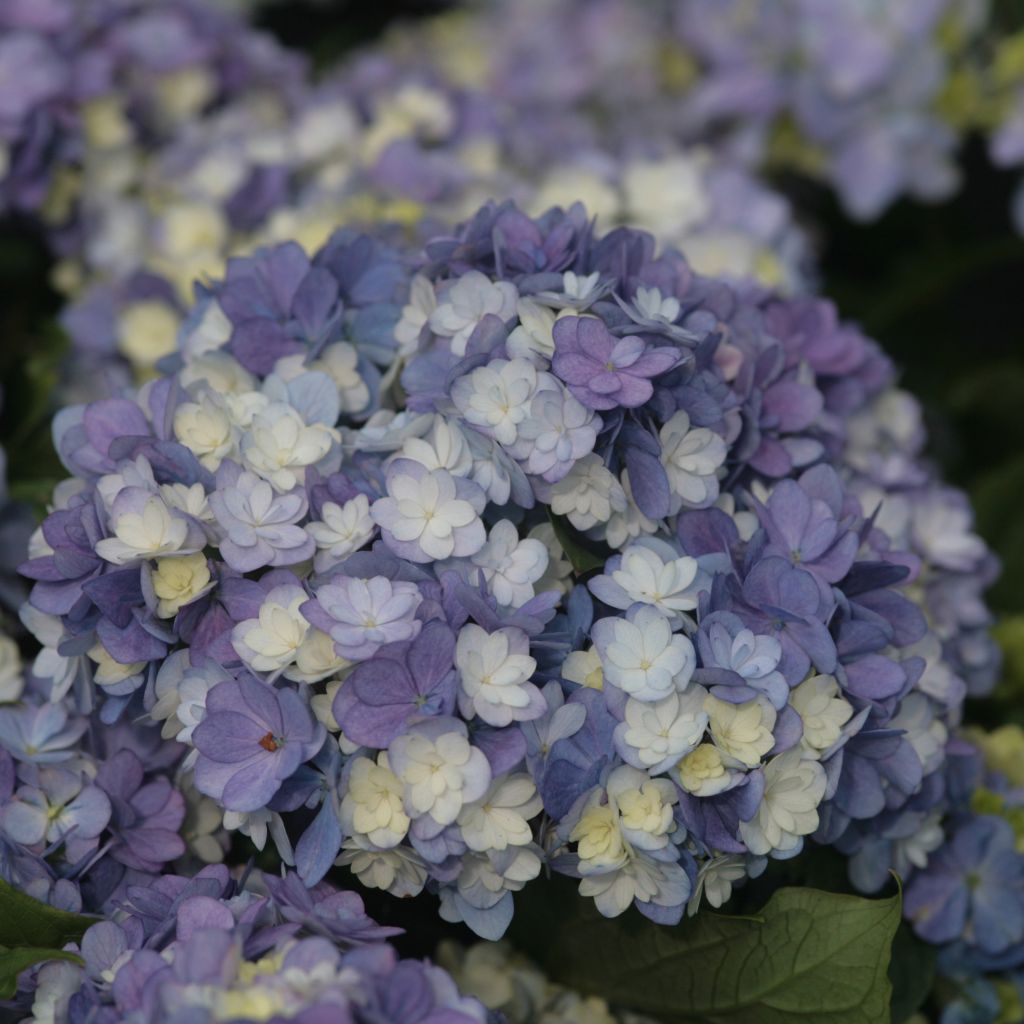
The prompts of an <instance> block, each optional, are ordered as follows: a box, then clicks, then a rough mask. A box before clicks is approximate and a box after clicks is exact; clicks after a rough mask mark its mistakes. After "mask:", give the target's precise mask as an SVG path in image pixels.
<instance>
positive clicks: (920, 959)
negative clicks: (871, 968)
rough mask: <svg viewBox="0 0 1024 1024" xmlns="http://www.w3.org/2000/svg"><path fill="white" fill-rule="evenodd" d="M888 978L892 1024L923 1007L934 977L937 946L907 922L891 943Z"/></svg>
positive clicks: (901, 1022)
mask: <svg viewBox="0 0 1024 1024" xmlns="http://www.w3.org/2000/svg"><path fill="white" fill-rule="evenodd" d="M889 979H890V980H891V981H892V1024H903V1022H904V1021H907V1020H909V1019H910V1018H911V1017H913V1015H914V1014H915V1013H917V1011H918V1010H919V1009H920V1008H921V1006H922V1005H923V1003H924V1001H925V999H927V998H928V993H929V992H930V991H931V988H932V982H933V981H934V980H935V947H934V946H929V945H928V944H927V943H924V942H922V941H921V940H920V939H919V938H917V936H915V935H914V933H913V932H912V931H911V929H910V926H909V925H908V924H907V923H906V922H905V921H904V922H903V924H901V925H900V927H899V931H897V932H896V938H895V940H894V941H893V944H892V960H891V961H890V963H889Z"/></svg>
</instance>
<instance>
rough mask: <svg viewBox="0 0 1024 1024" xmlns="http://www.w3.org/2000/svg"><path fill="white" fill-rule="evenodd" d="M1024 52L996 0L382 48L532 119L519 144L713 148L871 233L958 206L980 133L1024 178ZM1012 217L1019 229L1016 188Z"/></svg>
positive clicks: (569, 5) (563, 14) (805, 10)
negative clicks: (572, 139) (546, 141)
mask: <svg viewBox="0 0 1024 1024" xmlns="http://www.w3.org/2000/svg"><path fill="white" fill-rule="evenodd" d="M493 39H501V40H502V45H501V46H500V47H494V46H492V45H488V43H489V41H490V40H493ZM1022 39H1024V35H1022V29H1021V25H1020V23H1019V18H1015V17H1014V15H1013V14H1012V13H1011V12H1010V9H1009V8H1006V7H1003V6H1002V5H999V4H996V3H990V2H988V0H968V2H958V0H907V2H905V3H900V4H865V3H862V2H860V0H837V2H826V0H779V2H774V3H763V4H750V3H747V2H745V0H727V2H724V3H718V2H715V0H658V2H652V3H645V4H629V3H625V2H622V0H587V2H585V3H579V2H577V0H529V2H528V3H525V4H524V3H504V4H502V3H498V4H488V5H484V6H482V7H479V8H477V9H475V10H471V11H470V12H465V11H456V12H453V13H451V14H448V15H445V16H443V17H441V18H437V19H434V20H432V21H429V22H426V23H424V24H420V25H411V26H404V25H403V26H399V27H398V28H397V29H396V30H395V31H393V32H392V33H391V40H390V42H389V44H388V45H389V47H390V48H391V49H392V50H393V51H394V52H395V53H396V54H398V55H399V56H400V58H401V59H402V60H403V61H406V62H411V63H415V64H424V63H426V64H429V65H430V66H432V67H434V68H437V69H440V71H441V73H442V74H445V75H447V76H449V77H451V78H453V79H454V80H456V81H459V82H464V83H472V84H473V86H474V87H476V88H479V89H481V90H482V91H485V92H488V93H489V94H491V95H494V96H497V97H499V99H500V100H501V101H503V102H505V103H508V104H509V105H511V106H513V107H514V108H515V109H517V110H520V111H524V112H528V116H526V117H524V123H528V124H529V125H530V126H531V128H530V129H528V132H529V134H530V136H531V138H528V139H524V140H523V141H522V143H521V145H524V146H529V145H530V144H531V141H532V143H533V144H534V145H536V142H535V138H536V136H537V134H542V133H543V132H545V131H551V132H557V131H559V130H560V128H561V126H562V125H563V124H564V111H565V110H566V109H569V108H577V109H579V108H582V109H585V110H586V111H587V112H588V115H589V117H588V125H587V128H586V129H584V130H586V131H589V132H590V134H591V137H592V138H594V137H596V138H598V139H599V140H600V143H599V148H601V149H603V150H604V151H614V150H616V149H617V148H618V147H619V146H622V145H623V144H624V143H625V145H626V146H636V145H638V144H639V145H642V144H643V141H644V140H645V139H649V138H652V137H656V138H665V137H667V136H668V137H673V138H675V139H677V140H684V141H687V142H693V141H698V142H706V141H708V140H714V142H715V147H716V150H717V151H718V152H727V153H729V154H731V155H732V156H733V157H735V158H736V159H738V160H740V161H741V163H743V164H744V165H746V166H750V167H757V168H760V169H762V170H768V171H776V170H779V169H782V170H786V171H796V172H798V173H800V174H803V175H806V176H808V177H810V178H813V179H816V180H818V181H820V182H822V183H824V184H826V185H827V186H829V187H830V188H832V189H834V191H835V192H836V194H837V196H838V198H839V200H840V202H841V203H842V205H843V208H844V210H845V212H846V214H847V215H848V216H850V217H852V218H854V219H856V220H873V219H875V218H876V217H878V216H880V215H881V214H882V213H884V212H885V211H886V210H887V209H888V208H889V207H890V206H891V205H892V204H893V203H894V202H896V201H897V200H899V199H901V198H904V197H908V196H909V197H911V198H914V199H917V200H921V201H926V202H938V201H942V200H946V199H948V198H949V197H950V196H951V195H953V193H954V192H956V191H957V189H958V188H959V186H960V184H961V178H962V175H961V168H960V160H959V156H960V153H959V151H960V150H961V148H962V146H963V143H964V142H965V140H966V139H968V138H970V137H971V136H973V135H981V136H983V137H984V139H985V143H986V146H987V148H988V151H989V156H990V158H991V160H992V162H993V163H994V164H995V165H996V166H1000V167H1010V168H1016V167H1020V166H1021V164H1022V163H1024V60H1022V59H1021V53H1022V52H1024V50H1022ZM534 125H537V126H540V128H539V129H538V130H537V131H535V130H534V129H533V127H532V126H534ZM524 134H526V132H524ZM1012 212H1013V217H1014V221H1015V223H1016V225H1017V227H1018V230H1020V228H1021V225H1024V191H1022V190H1021V189H1020V188H1018V190H1017V193H1016V196H1015V198H1014V202H1013V211H1012Z"/></svg>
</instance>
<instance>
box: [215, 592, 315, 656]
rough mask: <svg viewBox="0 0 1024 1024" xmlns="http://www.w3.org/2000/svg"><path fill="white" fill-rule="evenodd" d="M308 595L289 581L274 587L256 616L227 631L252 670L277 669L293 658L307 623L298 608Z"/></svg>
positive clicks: (239, 654)
mask: <svg viewBox="0 0 1024 1024" xmlns="http://www.w3.org/2000/svg"><path fill="white" fill-rule="evenodd" d="M308 600H309V595H308V594H307V593H306V592H305V590H303V589H302V587H299V586H296V585H295V584H292V583H286V584H284V585H282V586H279V587H274V588H273V589H272V590H271V591H270V592H269V593H268V594H267V596H266V597H265V598H264V599H263V604H261V605H260V611H259V618H256V619H245V620H244V621H243V622H239V623H238V625H236V626H235V628H234V629H233V630H232V631H231V645H232V646H233V647H234V649H235V650H236V651H237V652H238V656H239V657H240V658H241V659H242V661H244V662H245V663H246V665H248V666H249V667H250V668H251V669H253V670H254V671H256V672H280V671H281V670H282V669H284V668H287V666H289V665H291V664H292V662H294V661H295V658H296V656H297V654H298V652H299V648H300V647H301V646H302V643H303V641H304V640H305V639H306V634H307V633H308V632H309V629H310V625H309V623H308V622H307V621H306V619H305V618H304V617H303V615H302V612H301V611H300V610H299V609H301V608H302V606H303V605H304V604H305V603H306V601H308Z"/></svg>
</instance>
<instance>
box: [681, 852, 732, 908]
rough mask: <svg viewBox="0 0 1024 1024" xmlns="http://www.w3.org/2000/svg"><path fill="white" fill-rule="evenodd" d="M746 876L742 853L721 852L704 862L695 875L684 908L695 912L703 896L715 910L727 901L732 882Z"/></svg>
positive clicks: (730, 892)
mask: <svg viewBox="0 0 1024 1024" xmlns="http://www.w3.org/2000/svg"><path fill="white" fill-rule="evenodd" d="M746 877H747V862H746V858H745V857H744V856H743V854H737V853H723V854H719V855H718V856H717V857H712V858H711V859H710V860H707V861H705V862H704V864H703V865H702V866H701V869H700V872H699V873H698V875H697V886H696V888H695V889H694V892H693V896H692V897H691V899H690V905H689V906H688V907H687V908H686V910H687V913H688V914H691V915H692V914H695V913H696V912H697V910H698V908H699V906H700V898H701V896H702V895H703V896H704V898H705V899H706V900H707V901H708V903H710V904H711V906H713V907H714V908H715V909H716V910H717V909H718V908H719V907H721V906H722V905H723V904H725V903H727V902H728V901H729V897H730V896H731V895H732V886H733V883H734V882H739V881H741V880H742V879H744V878H746Z"/></svg>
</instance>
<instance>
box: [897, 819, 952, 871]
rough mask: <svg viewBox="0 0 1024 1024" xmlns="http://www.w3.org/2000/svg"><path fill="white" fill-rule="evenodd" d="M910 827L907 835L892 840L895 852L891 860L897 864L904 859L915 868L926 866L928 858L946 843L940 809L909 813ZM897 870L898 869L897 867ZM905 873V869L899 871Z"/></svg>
mask: <svg viewBox="0 0 1024 1024" xmlns="http://www.w3.org/2000/svg"><path fill="white" fill-rule="evenodd" d="M909 818H910V822H908V824H910V825H911V828H908V829H907V831H908V832H909V833H910V834H909V835H905V836H901V837H899V838H897V839H895V840H894V841H893V845H894V846H895V852H894V857H893V860H894V861H895V862H896V863H897V864H899V863H900V862H901V861H906V862H907V863H908V864H913V866H914V867H915V868H922V869H923V868H926V867H927V866H928V858H929V857H930V855H931V854H933V853H934V852H935V851H936V850H937V849H938V848H939V847H940V846H945V844H946V833H945V831H944V830H943V828H942V813H941V811H932V812H931V813H930V814H927V815H924V814H918V815H909ZM897 870H899V869H898V868H897ZM900 874H906V871H900Z"/></svg>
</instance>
